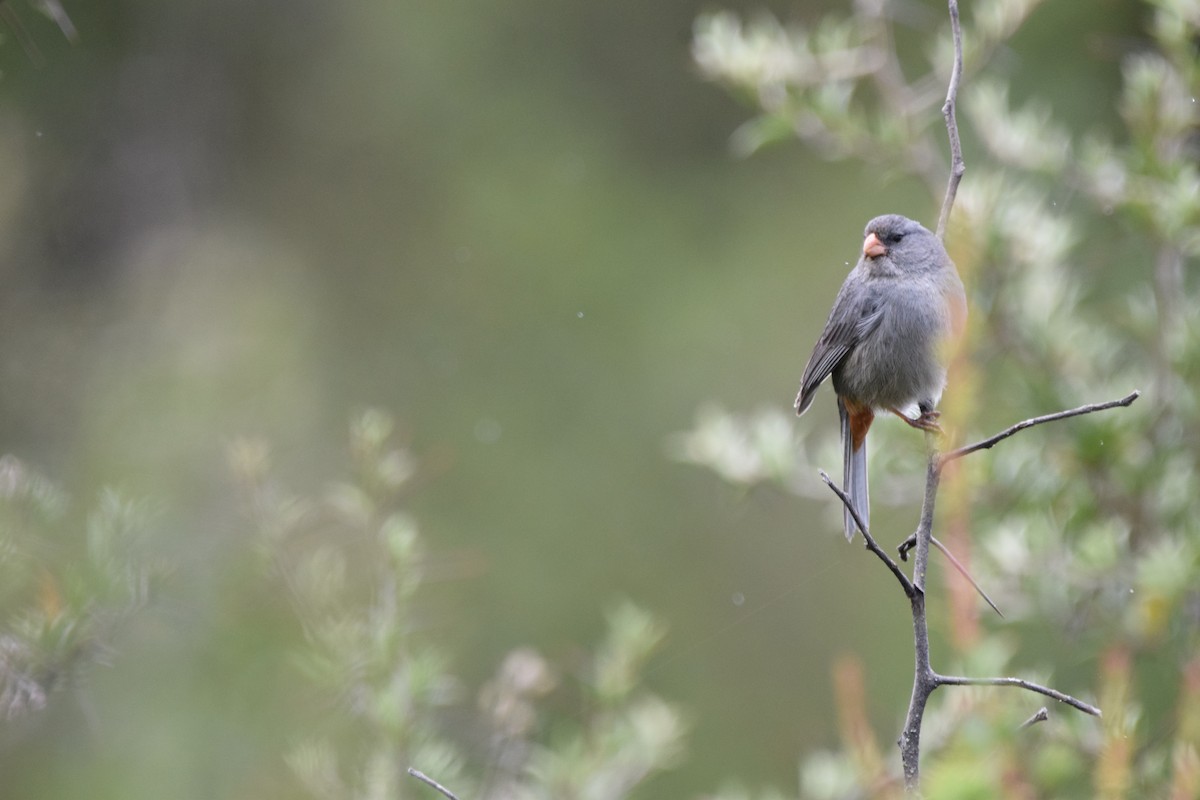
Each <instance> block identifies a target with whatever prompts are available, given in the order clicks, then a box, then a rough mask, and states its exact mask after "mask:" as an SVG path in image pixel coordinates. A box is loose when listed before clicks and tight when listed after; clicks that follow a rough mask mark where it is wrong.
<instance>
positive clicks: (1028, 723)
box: [1018, 706, 1050, 731]
mask: <svg viewBox="0 0 1200 800" xmlns="http://www.w3.org/2000/svg"><path fill="white" fill-rule="evenodd" d="M1048 719H1050V712H1049V711H1048V710H1047V709H1046V707H1045V706H1042V707H1041V708H1039V709H1038V710H1037V711H1035V712H1033V716H1032V717H1030V718H1029V719H1027V720H1025V721H1024V722H1022V723H1021V727H1020V728H1018V730H1022V731H1023V730H1025V729H1026V728H1032V727H1033V726H1034V725H1036V724H1037V723H1039V722H1045V721H1046V720H1048Z"/></svg>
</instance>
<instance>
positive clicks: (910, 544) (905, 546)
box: [896, 532, 1004, 617]
mask: <svg viewBox="0 0 1200 800" xmlns="http://www.w3.org/2000/svg"><path fill="white" fill-rule="evenodd" d="M929 541H930V543H931V544H932V545H933V546H934V547H936V548H937V549H938V550H941V551H942V555H944V556H945V557H946V558H948V559H950V564H951V565H952V566H953V567H954V568H955V569H956V570H958V572H959V574H960V575H962V576H963V577H964V578H966V579H967V581H968V582H969V583H970V584H971V585H972V586H974V587H975V591H976V592H978V593H979V596H980V597H982V598H983V599H984V601H985V602H986V603H987V604H988V605H989V606H991V607H992V610H993V611H995V612H996V613H997V614H1000V616H1002V617H1003V616H1004V614H1003V613H1001V611H1000V609H999V608H997V607H996V604H995V603H993V602H992V598H990V597H988V595H987V592H985V591H984V590H983V587H982V586H980V585H979V584H978V583H977V582H976V581H975V579H974V578H972V577H971V573H970V572H968V571H967V568H966V567H964V566H963V565H962V562H960V561H959V560H958V559H957V558H955V557H954V554H953V553H951V552H950V550H949V549H947V547H946V545H944V544H942V543H941V542H940V541H938V538H937V537H936V536H930V537H929ZM916 546H917V534H916V532H913V533H910V534H909V535H908V538H907V539H905V540H904V541H903V542H901V543H900V545H899V546H898V547H897V548H896V551H897V552H898V553H899V554H900V560H901V561H908V553H909V551H910V550H912V549H913V548H914V547H916Z"/></svg>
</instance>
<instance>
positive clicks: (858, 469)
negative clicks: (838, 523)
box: [838, 400, 871, 541]
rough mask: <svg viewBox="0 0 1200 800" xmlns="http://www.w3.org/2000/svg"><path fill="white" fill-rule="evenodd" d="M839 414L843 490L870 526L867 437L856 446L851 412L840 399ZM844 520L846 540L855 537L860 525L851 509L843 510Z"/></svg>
mask: <svg viewBox="0 0 1200 800" xmlns="http://www.w3.org/2000/svg"><path fill="white" fill-rule="evenodd" d="M838 416H839V417H841V421H842V464H843V467H844V472H843V478H842V490H843V491H845V492H846V496H847V497H849V498H850V502H851V503H852V504H853V505H854V509H855V510H856V511H857V512H858V516H859V517H861V518H862V521H863V524H864V525H866V526H867V527H868V528H869V527H870V525H871V501H870V498H869V496H868V494H867V439H866V437H865V436H864V437H863V438H862V441H861V442H860V444H859V446H858V448H857V449H856V448H855V447H854V436H853V435H852V433H851V430H850V414H849V413H848V412H847V411H846V407H845V406H844V405H843V404H842V402H841V401H840V400H839V401H838ZM843 521H844V523H845V527H846V541H850V540H851V539H853V538H854V532H855V531H856V530H858V525H857V523H855V521H854V516H853V515H852V514H851V513H850V509H848V508H847V509H844V510H843Z"/></svg>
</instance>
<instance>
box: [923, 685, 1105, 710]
mask: <svg viewBox="0 0 1200 800" xmlns="http://www.w3.org/2000/svg"><path fill="white" fill-rule="evenodd" d="M934 679H935V680H936V681H937V684H938V686H1016V687H1018V688H1021V689H1025V690H1026V691H1030V692H1037V693H1038V694H1044V695H1045V696H1046V697H1050V698H1053V699H1054V700H1057V701H1058V702H1060V703H1066V704H1067V705H1069V706H1071V707H1072V708H1076V709H1079V710H1080V711H1082V712H1083V713H1085V714H1091V715H1092V716H1093V717H1099V716H1103V715H1102V714H1101V712H1100V709H1098V708H1096V707H1095V706H1094V705H1091V704H1090V703H1085V702H1083V701H1082V700H1080V699H1078V698H1075V697H1072V696H1071V695H1069V694H1064V693H1062V692H1060V691H1058V690H1057V689H1051V688H1050V687H1048V686H1042V685H1041V684H1040V683H1034V682H1033V681H1027V680H1024V679H1023V678H965V677H962V676H959V675H935V676H934Z"/></svg>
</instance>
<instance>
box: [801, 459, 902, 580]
mask: <svg viewBox="0 0 1200 800" xmlns="http://www.w3.org/2000/svg"><path fill="white" fill-rule="evenodd" d="M821 480H823V481H825V485H826V486H828V487H829V488H830V489H832V490H833V493H834V494H836V495H837V496H838V499H840V500H841V501H842V504H843V505H845V506H846V509H847V510H849V512H850V514H851V515H852V516H853V517H854V521H855V523H857V524H858V529H859V530H860V531H862V535H863V540H864V541H865V542H866V543H867V549H868V550H870V551H871V552H872V553H874V554H875V555H877V556H879V559H880V560H881V561H882V562H883V563H884V564H886V565H887V568H888V569H890V570H891V571H892V574H893V575H895V576H896V580H898V581H900V588H902V589H903V590H904V594H905V596H906V597H912V596H913V593H914V592H916V587H914V586H913V583H912V581H910V580H909V579H908V576H907V575H905V574H904V570H902V569H900V566H899V565H898V564H897V563H896V562H895V561H893V560H892V558H891V556H889V555H888V554H887V552H886V551H885V550H884V549H883V548H882V547H880V546H879V545H878V544H877V543H876V542H875V538H874V537H873V536H871V534H870V532H869V531H868V530H867V526H866V525H864V524H863V521H862V518H861V517H859V516H858V511H857V509H855V508H854V504H853V503H851V502H850V498H849V496H847V494H846V493H845V492H843V491H842V490H841V489H840V488H838V486H837V484H835V483H834V482H833V479H832V478H830V477H829V475H828V473H826V472H825V470H821Z"/></svg>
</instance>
